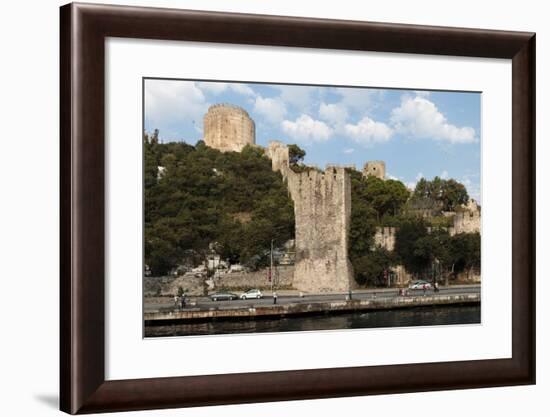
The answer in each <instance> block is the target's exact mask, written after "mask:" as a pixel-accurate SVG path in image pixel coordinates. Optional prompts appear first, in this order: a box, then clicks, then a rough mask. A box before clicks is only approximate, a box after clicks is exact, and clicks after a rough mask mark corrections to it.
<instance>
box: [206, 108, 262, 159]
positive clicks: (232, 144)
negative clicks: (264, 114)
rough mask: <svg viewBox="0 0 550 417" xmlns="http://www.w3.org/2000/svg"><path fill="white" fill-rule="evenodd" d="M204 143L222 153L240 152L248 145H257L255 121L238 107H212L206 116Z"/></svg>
mask: <svg viewBox="0 0 550 417" xmlns="http://www.w3.org/2000/svg"><path fill="white" fill-rule="evenodd" d="M204 143H206V145H207V146H210V147H211V148H215V149H218V150H220V151H222V152H228V151H232V152H240V151H242V149H243V148H244V147H245V146H246V145H254V144H255V143H256V125H255V124H254V120H252V119H251V118H250V116H249V115H248V113H247V112H246V111H245V110H244V109H242V108H240V107H238V106H233V105H231V104H215V105H213V106H210V108H209V109H208V112H207V113H206V115H205V116H204Z"/></svg>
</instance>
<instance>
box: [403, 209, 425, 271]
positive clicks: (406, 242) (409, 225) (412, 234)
mask: <svg viewBox="0 0 550 417" xmlns="http://www.w3.org/2000/svg"><path fill="white" fill-rule="evenodd" d="M427 236H428V229H427V228H426V225H425V223H424V221H423V220H422V219H416V218H411V219H408V220H406V221H404V222H402V224H401V226H400V227H399V229H398V230H397V232H396V235H395V252H396V254H397V255H398V257H399V259H400V260H401V262H402V263H403V265H404V266H405V268H406V269H407V271H409V272H411V273H413V274H415V275H418V274H420V273H422V272H424V271H425V270H426V268H427V267H428V266H429V264H430V262H431V257H430V256H429V252H430V250H431V247H432V246H431V241H430V240H429V238H427Z"/></svg>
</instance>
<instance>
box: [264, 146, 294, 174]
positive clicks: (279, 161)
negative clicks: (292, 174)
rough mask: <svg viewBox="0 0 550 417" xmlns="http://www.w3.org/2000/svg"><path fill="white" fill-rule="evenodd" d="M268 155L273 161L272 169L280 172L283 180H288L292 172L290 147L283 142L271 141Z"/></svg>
mask: <svg viewBox="0 0 550 417" xmlns="http://www.w3.org/2000/svg"><path fill="white" fill-rule="evenodd" d="M266 155H267V156H268V157H269V159H271V168H272V169H273V171H275V172H277V171H279V172H280V173H281V174H282V175H283V178H284V179H286V178H287V176H288V171H289V170H290V168H289V162H290V156H289V152H288V147H287V146H286V145H285V144H284V143H282V142H279V141H271V142H269V146H268V147H267V149H266Z"/></svg>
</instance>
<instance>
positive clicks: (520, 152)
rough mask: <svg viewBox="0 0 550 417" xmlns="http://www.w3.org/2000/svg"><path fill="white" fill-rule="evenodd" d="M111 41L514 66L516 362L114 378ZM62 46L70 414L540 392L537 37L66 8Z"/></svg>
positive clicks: (64, 340) (63, 363)
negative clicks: (109, 366) (108, 272)
mask: <svg viewBox="0 0 550 417" xmlns="http://www.w3.org/2000/svg"><path fill="white" fill-rule="evenodd" d="M107 37H123V38H142V39H161V40H182V41H196V42H223V43H234V44H250V45H269V46H291V47H303V48H324V49H341V50H356V51H380V52H394V53H412V54H438V55H454V56H464V57H486V58H505V59H511V60H512V113H511V116H512V148H513V149H512V152H513V161H512V187H513V190H512V236H513V239H512V242H511V244H512V358H510V359H493V360H476V361H456V362H438V363H421V364H403V365H387V366H366V367H348V368H332V369H314V370H291V371H277V372H259V373H243V374H220V375H204V376H189V377H170V378H151V379H134V380H112V381H106V380H105V309H104V306H105V296H104V290H105V281H104V278H105V262H104V261H105V258H104V249H105V214H104V212H105V156H104V152H105V137H104V132H105V128H104V126H105V115H104V110H105V104H104V103H105V39H106V38H107ZM60 48H61V68H60V86H61V87H60V94H61V109H60V126H61V158H60V160H61V167H60V169H61V201H60V206H61V232H60V233H61V251H60V252H61V259H60V264H61V282H60V285H61V287H60V300H61V306H60V322H61V332H60V333H61V352H60V373H61V375H60V376H61V386H60V397H61V409H62V410H63V411H66V412H68V413H74V414H77V413H90V412H102V411H122V410H140V409H151V408H168V407H185V406H199V405H215V404H231V403H245V402H262V401H281V400H296V399H310V398H328V397H337V396H354V395H367V394H387V393H402V392H415V391H427V390H444V389H462V388H478V387H489V386H505V385H519V384H533V383H535V34H533V33H526V32H506V31H489V30H477V29H460V28H446V27H428V26H412V25H397V24H387V23H366V22H357V21H338V20H324V19H310V18H295V17H278V16H264V15H246V14H228V13H213V12H200V11H187V10H170V9H154V8H140V7H122V6H106V5H88V4H69V5H66V6H63V7H62V8H61V44H60ZM489 157H498V155H491V156H489ZM138 319H140V318H136V320H138Z"/></svg>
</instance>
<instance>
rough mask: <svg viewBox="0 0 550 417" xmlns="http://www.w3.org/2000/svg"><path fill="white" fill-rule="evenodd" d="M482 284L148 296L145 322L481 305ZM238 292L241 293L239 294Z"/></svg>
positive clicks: (149, 323)
mask: <svg viewBox="0 0 550 417" xmlns="http://www.w3.org/2000/svg"><path fill="white" fill-rule="evenodd" d="M480 290H481V289H480V286H479V285H463V286H451V287H443V288H441V290H440V291H439V292H434V291H433V290H428V291H426V292H425V293H424V291H423V290H407V291H408V294H407V295H402V294H400V292H399V289H396V288H387V289H374V290H373V289H369V290H358V291H354V292H353V294H352V298H351V299H349V294H305V296H303V297H301V296H300V294H299V293H298V292H297V291H291V290H287V291H284V290H283V291H278V292H277V304H274V303H273V297H272V294H271V293H264V298H262V299H259V300H240V299H239V300H232V301H212V300H210V299H209V298H208V297H191V298H189V299H188V303H187V305H186V306H185V307H184V308H182V309H179V308H175V306H174V302H173V300H172V299H169V298H164V299H159V298H154V299H148V298H146V299H145V303H144V319H145V322H146V324H148V325H154V324H160V323H163V322H186V321H200V320H211V319H243V318H269V317H286V316H299V315H310V314H322V313H343V312H352V311H362V310H389V309H401V308H411V307H420V306H442V305H445V306H448V305H453V304H454V305H461V304H479V303H480V302H481V294H480ZM237 295H239V294H237Z"/></svg>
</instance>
